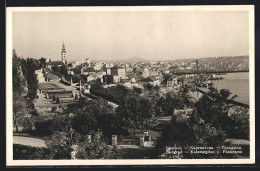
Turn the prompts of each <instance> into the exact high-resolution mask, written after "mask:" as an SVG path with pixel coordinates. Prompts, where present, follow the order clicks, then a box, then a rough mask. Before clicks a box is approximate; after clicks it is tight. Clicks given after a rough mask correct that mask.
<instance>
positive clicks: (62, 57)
mask: <svg viewBox="0 0 260 171" xmlns="http://www.w3.org/2000/svg"><path fill="white" fill-rule="evenodd" d="M61 61H62V63H63V64H67V59H66V50H65V45H64V42H63V44H62V50H61Z"/></svg>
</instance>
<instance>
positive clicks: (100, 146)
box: [76, 131, 122, 159]
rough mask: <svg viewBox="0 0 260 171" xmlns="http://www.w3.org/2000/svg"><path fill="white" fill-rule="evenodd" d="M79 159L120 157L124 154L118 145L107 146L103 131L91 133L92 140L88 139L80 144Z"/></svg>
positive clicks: (77, 155)
mask: <svg viewBox="0 0 260 171" xmlns="http://www.w3.org/2000/svg"><path fill="white" fill-rule="evenodd" d="M76 158H77V159H120V158H122V156H121V155H120V153H119V152H118V150H117V147H116V146H113V147H111V146H107V145H106V143H105V138H104V136H103V135H102V132H100V131H97V132H93V133H92V134H91V139H90V141H89V140H88V139H86V140H85V141H83V142H80V143H79V144H78V150H77V152H76Z"/></svg>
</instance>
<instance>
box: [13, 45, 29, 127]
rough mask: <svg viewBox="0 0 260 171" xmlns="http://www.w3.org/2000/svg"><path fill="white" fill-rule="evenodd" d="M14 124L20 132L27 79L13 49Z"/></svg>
mask: <svg viewBox="0 0 260 171" xmlns="http://www.w3.org/2000/svg"><path fill="white" fill-rule="evenodd" d="M12 59H13V65H12V73H13V78H12V79H13V125H14V126H15V128H16V132H18V125H19V124H21V123H22V119H23V116H24V114H25V106H26V101H25V99H24V97H23V94H24V93H26V86H27V85H26V80H25V78H24V76H23V75H24V74H23V71H22V69H21V68H22V67H21V60H20V58H18V56H17V54H16V52H15V50H14V49H13V58H12Z"/></svg>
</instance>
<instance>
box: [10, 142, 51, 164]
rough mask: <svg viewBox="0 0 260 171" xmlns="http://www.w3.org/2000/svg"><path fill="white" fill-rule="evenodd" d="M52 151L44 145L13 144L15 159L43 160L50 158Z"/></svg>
mask: <svg viewBox="0 0 260 171" xmlns="http://www.w3.org/2000/svg"><path fill="white" fill-rule="evenodd" d="M49 154H50V151H49V150H48V149H46V148H43V147H31V146H26V145H20V144H14V145H13V159H14V160H40V159H41V160H43V159H48V155H49Z"/></svg>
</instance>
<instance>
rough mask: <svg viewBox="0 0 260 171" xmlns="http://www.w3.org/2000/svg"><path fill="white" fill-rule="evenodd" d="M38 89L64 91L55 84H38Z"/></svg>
mask: <svg viewBox="0 0 260 171" xmlns="http://www.w3.org/2000/svg"><path fill="white" fill-rule="evenodd" d="M39 89H42V90H61V89H64V88H62V87H60V86H59V85H57V84H55V83H39Z"/></svg>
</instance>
